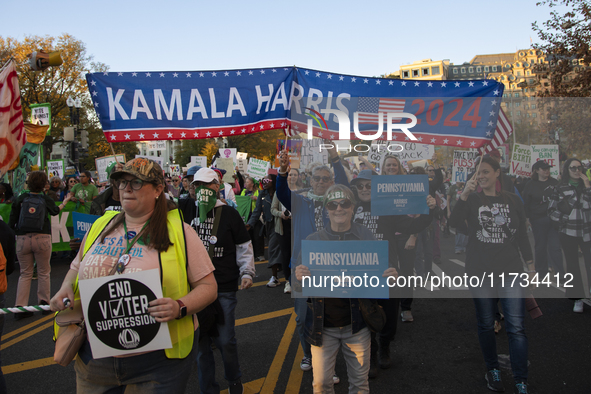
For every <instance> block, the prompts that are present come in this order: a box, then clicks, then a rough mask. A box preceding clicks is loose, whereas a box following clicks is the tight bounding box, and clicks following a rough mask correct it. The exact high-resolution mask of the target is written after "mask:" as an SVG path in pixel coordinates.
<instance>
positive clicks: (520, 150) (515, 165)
mask: <svg viewBox="0 0 591 394" xmlns="http://www.w3.org/2000/svg"><path fill="white" fill-rule="evenodd" d="M531 165H532V161H531V147H530V146H529V145H523V144H515V145H513V154H512V155H511V168H510V172H509V173H510V174H511V175H516V176H523V177H530V176H531Z"/></svg>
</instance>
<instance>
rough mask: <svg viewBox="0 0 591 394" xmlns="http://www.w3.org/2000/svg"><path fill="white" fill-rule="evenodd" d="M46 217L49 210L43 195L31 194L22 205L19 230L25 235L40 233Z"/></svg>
mask: <svg viewBox="0 0 591 394" xmlns="http://www.w3.org/2000/svg"><path fill="white" fill-rule="evenodd" d="M46 217H47V208H46V207H45V198H43V195H42V194H29V195H28V196H27V197H25V199H24V200H23V202H22V203H21V213H20V216H19V218H18V227H17V229H18V230H19V231H22V232H25V233H40V232H42V231H43V224H44V223H45V218H46Z"/></svg>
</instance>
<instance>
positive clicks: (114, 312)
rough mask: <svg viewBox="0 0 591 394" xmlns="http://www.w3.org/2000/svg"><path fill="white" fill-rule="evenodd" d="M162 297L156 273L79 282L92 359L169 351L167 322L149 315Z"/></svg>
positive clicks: (150, 272) (170, 343)
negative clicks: (161, 321) (150, 305)
mask: <svg viewBox="0 0 591 394" xmlns="http://www.w3.org/2000/svg"><path fill="white" fill-rule="evenodd" d="M157 298H162V286H161V284H160V273H159V270H148V271H140V272H134V273H131V274H123V275H111V276H103V277H100V278H95V279H86V280H84V281H81V286H80V299H81V301H82V308H83V311H84V317H85V318H86V330H87V332H88V340H89V341H90V347H91V349H92V357H93V358H96V359H98V358H104V357H113V356H121V355H126V354H133V353H139V352H148V351H152V350H161V349H169V348H171V347H172V342H171V340H170V332H169V331H168V324H167V323H158V322H156V319H154V318H153V317H152V316H150V314H149V313H148V303H149V302H150V301H152V300H155V299H157Z"/></svg>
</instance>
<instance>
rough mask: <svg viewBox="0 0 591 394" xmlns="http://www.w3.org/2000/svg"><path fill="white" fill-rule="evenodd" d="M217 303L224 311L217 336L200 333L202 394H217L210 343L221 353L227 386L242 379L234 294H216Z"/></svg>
mask: <svg viewBox="0 0 591 394" xmlns="http://www.w3.org/2000/svg"><path fill="white" fill-rule="evenodd" d="M218 301H219V302H220V305H221V307H222V310H223V311H224V324H218V325H217V329H218V333H219V336H218V337H210V336H209V335H203V334H201V333H200V339H199V352H198V354H197V364H198V370H199V388H200V389H201V393H202V394H218V393H219V392H220V385H219V384H218V383H217V382H216V380H215V359H214V356H213V350H212V349H211V342H212V341H213V342H214V343H215V346H216V347H217V348H218V349H219V350H220V352H221V353H222V362H223V364H224V377H225V379H226V380H227V381H228V383H229V384H232V383H236V382H238V381H239V380H240V378H241V377H242V372H241V371H240V363H239V362H238V346H237V344H236V334H235V330H234V328H235V323H236V314H235V311H236V303H237V300H236V292H235V291H232V292H227V293H218Z"/></svg>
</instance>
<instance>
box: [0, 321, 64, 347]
mask: <svg viewBox="0 0 591 394" xmlns="http://www.w3.org/2000/svg"><path fill="white" fill-rule="evenodd" d="M53 316H54V315H50V316H45V317H42V318H41V319H37V320H35V321H34V322H32V323H29V324H27V325H26V326H22V327H21V328H17V329H16V330H14V331H11V332H9V333H8V334H2V340H3V341H4V340H6V339H8V338H10V337H12V336H15V335H16V334H20V333H21V332H23V331H26V330H28V329H29V328H32V327H34V326H36V325H37V324H41V323H43V322H44V321H47V320H49V319H53Z"/></svg>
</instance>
